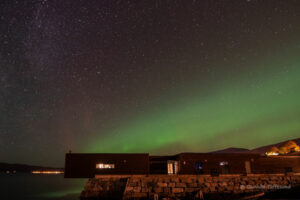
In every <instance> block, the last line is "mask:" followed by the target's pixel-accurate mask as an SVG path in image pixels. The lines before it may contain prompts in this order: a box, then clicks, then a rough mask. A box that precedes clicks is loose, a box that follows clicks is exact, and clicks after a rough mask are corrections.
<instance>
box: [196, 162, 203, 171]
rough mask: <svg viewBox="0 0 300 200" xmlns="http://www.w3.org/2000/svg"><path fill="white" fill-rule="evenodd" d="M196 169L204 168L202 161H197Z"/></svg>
mask: <svg viewBox="0 0 300 200" xmlns="http://www.w3.org/2000/svg"><path fill="white" fill-rule="evenodd" d="M195 169H196V170H202V169H203V164H202V162H195Z"/></svg>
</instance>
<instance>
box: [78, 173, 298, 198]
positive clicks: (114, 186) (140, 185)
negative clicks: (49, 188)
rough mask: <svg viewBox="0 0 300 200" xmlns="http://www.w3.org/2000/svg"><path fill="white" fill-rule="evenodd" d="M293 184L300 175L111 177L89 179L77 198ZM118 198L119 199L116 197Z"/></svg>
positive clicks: (182, 194) (245, 189) (182, 193)
mask: <svg viewBox="0 0 300 200" xmlns="http://www.w3.org/2000/svg"><path fill="white" fill-rule="evenodd" d="M296 186H300V174H290V175H284V174H268V175H267V174H260V175H248V176H241V175H220V176H217V177H212V176H210V175H172V176H169V175H149V176H147V175H144V176H127V177H118V176H115V177H109V178H108V177H105V178H103V177H100V178H94V179H90V180H89V181H88V182H87V184H86V186H85V188H84V191H83V192H82V195H81V197H82V199H85V198H88V197H99V196H110V195H113V194H114V195H116V194H119V195H120V194H121V193H122V195H121V196H122V198H123V199H125V200H126V199H141V198H143V199H153V196H154V194H158V195H159V197H163V196H170V197H178V198H182V197H185V196H187V195H191V194H195V193H196V192H198V191H200V190H201V191H202V192H203V193H204V194H211V193H230V194H231V193H232V194H240V193H246V192H255V191H268V190H274V189H287V188H290V187H296ZM121 188H123V189H121ZM121 190H123V191H121ZM111 197H112V196H110V198H111ZM118 198H119V199H121V198H120V196H119V197H118ZM116 199H117V198H116Z"/></svg>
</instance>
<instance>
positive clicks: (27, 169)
mask: <svg viewBox="0 0 300 200" xmlns="http://www.w3.org/2000/svg"><path fill="white" fill-rule="evenodd" d="M63 170H64V169H63V168H55V167H42V166H33V165H25V164H9V163H0V172H6V171H9V172H13V171H15V172H23V173H31V172H32V171H63Z"/></svg>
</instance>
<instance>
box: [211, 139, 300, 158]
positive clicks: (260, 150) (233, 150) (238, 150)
mask: <svg viewBox="0 0 300 200" xmlns="http://www.w3.org/2000/svg"><path fill="white" fill-rule="evenodd" d="M292 140H293V141H294V142H296V143H297V144H298V145H300V138H297V139H292ZM287 141H289V140H286V141H284V142H279V143H276V144H270V145H266V146H262V147H258V148H255V149H251V150H249V149H245V148H235V147H230V148H227V149H222V150H218V151H212V152H209V153H259V154H264V153H265V152H267V151H268V150H269V149H270V148H271V147H272V146H277V147H278V148H279V147H280V146H281V145H283V144H284V143H286V142H287Z"/></svg>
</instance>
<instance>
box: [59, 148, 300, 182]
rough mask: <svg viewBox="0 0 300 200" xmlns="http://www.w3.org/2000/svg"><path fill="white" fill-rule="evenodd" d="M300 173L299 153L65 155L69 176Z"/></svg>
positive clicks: (66, 171) (66, 170) (66, 174)
mask: <svg viewBox="0 0 300 200" xmlns="http://www.w3.org/2000/svg"><path fill="white" fill-rule="evenodd" d="M288 172H297V173H299V172H300V156H299V155H296V156H269V157H268V156H262V155H260V154H253V153H231V154H225V153H180V154H177V155H173V156H149V154H77V153H69V154H66V162H65V177H66V178H92V177H95V176H96V175H109V174H110V175H148V174H170V175H174V174H175V175H176V174H181V175H189V174H210V175H213V176H217V175H219V174H262V173H288Z"/></svg>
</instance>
